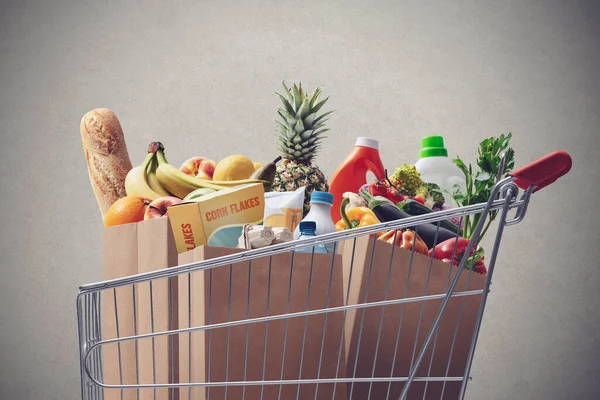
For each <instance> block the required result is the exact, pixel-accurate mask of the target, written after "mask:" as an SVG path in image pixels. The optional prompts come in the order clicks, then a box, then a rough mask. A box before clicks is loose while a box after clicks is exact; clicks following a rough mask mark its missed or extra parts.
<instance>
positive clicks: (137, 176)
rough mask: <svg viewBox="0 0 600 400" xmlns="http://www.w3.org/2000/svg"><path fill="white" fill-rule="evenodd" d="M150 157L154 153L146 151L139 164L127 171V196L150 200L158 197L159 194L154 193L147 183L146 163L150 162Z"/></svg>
mask: <svg viewBox="0 0 600 400" xmlns="http://www.w3.org/2000/svg"><path fill="white" fill-rule="evenodd" d="M152 158H154V153H148V155H147V156H146V159H145V160H144V162H143V163H142V164H141V165H138V166H137V167H134V168H132V169H131V170H130V171H129V172H128V173H127V176H126V177H125V192H126V193H127V196H134V197H143V198H146V199H150V200H154V199H156V198H157V197H160V194H158V193H156V192H155V191H154V190H152V188H150V186H149V185H148V178H147V175H146V170H147V169H148V164H150V162H151V161H152Z"/></svg>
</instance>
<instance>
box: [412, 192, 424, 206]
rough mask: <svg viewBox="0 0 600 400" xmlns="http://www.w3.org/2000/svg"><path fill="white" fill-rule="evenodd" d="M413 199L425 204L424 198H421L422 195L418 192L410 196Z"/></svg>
mask: <svg viewBox="0 0 600 400" xmlns="http://www.w3.org/2000/svg"><path fill="white" fill-rule="evenodd" d="M412 199H413V200H414V201H418V202H419V203H421V204H423V205H425V199H424V198H423V196H421V195H420V194H419V195H417V196H414V197H413V198H412Z"/></svg>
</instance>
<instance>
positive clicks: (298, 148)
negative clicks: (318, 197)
mask: <svg viewBox="0 0 600 400" xmlns="http://www.w3.org/2000/svg"><path fill="white" fill-rule="evenodd" d="M283 88H284V89H285V91H284V95H281V94H277V95H278V96H279V98H280V99H281V102H282V103H283V108H279V109H278V110H277V113H278V114H279V117H280V118H281V120H280V121H277V130H278V132H279V150H280V151H281V155H282V156H283V160H282V161H281V162H280V163H278V164H277V168H276V172H275V178H274V179H273V188H272V190H273V191H275V192H293V191H295V190H296V189H298V188H299V187H302V186H304V187H306V191H305V192H304V207H303V212H302V216H303V217H304V216H306V214H308V211H309V210H310V196H311V194H312V192H313V191H315V190H318V191H321V192H328V191H329V186H328V184H327V179H326V178H325V175H324V174H323V172H322V171H321V170H320V169H319V167H318V166H316V165H314V164H313V161H314V159H315V156H316V154H317V150H319V148H320V146H321V140H322V139H323V137H324V136H323V134H324V133H325V132H326V131H328V130H329V129H327V128H325V122H326V121H327V119H326V118H325V117H326V116H327V115H329V114H331V113H332V112H333V111H328V112H326V113H322V114H318V112H319V111H320V110H321V108H322V107H323V105H324V104H325V103H326V102H327V100H328V99H329V97H327V98H325V99H324V100H320V101H319V97H320V95H321V92H322V89H321V88H317V89H315V91H314V92H313V94H312V95H310V96H308V95H307V93H305V92H304V91H303V89H302V84H299V85H298V86H296V84H294V86H293V87H292V88H291V89H288V87H287V86H286V85H285V83H284V84H283ZM340 196H341V193H340Z"/></svg>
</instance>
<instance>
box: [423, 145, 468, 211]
mask: <svg viewBox="0 0 600 400" xmlns="http://www.w3.org/2000/svg"><path fill="white" fill-rule="evenodd" d="M415 167H416V168H417V171H418V172H419V173H420V174H421V179H423V181H425V182H429V183H435V184H437V185H438V186H439V187H440V188H442V189H445V190H447V191H448V192H450V193H452V186H453V185H454V184H458V185H459V187H460V189H461V191H463V192H464V191H465V187H466V183H465V175H464V174H463V173H462V171H461V170H460V169H459V168H458V167H457V166H456V165H455V164H454V163H453V162H452V160H451V159H450V158H449V157H448V150H446V148H445V147H444V138H443V137H442V136H427V137H424V138H423V139H421V151H420V152H419V160H418V161H417V162H416V163H415ZM444 197H445V198H446V205H447V206H450V207H457V204H456V202H454V200H452V198H451V197H450V196H449V195H447V194H444Z"/></svg>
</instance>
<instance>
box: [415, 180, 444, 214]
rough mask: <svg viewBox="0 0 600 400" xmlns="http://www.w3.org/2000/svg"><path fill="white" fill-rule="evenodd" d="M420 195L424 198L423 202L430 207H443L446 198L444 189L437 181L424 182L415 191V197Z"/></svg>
mask: <svg viewBox="0 0 600 400" xmlns="http://www.w3.org/2000/svg"><path fill="white" fill-rule="evenodd" d="M417 196H420V198H421V199H423V202H422V204H423V205H425V206H427V207H429V208H430V209H432V210H433V209H434V208H441V207H443V206H444V203H445V202H446V199H445V197H444V194H443V192H442V189H441V188H440V187H439V186H438V185H437V184H435V183H429V182H424V183H423V184H421V186H419V188H418V189H417V191H416V192H415V197H417Z"/></svg>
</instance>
